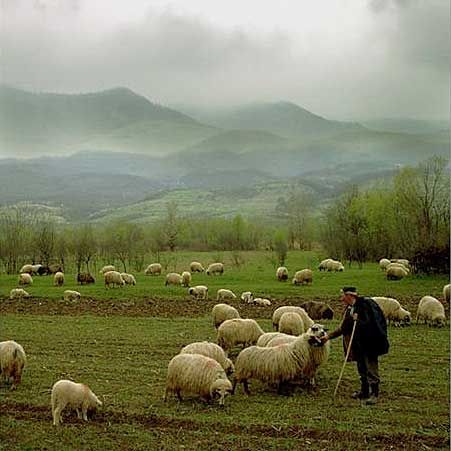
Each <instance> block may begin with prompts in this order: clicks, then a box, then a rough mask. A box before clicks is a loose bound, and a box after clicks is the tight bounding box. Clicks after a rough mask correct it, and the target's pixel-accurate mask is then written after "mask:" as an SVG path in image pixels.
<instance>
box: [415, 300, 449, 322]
mask: <svg viewBox="0 0 451 451" xmlns="http://www.w3.org/2000/svg"><path fill="white" fill-rule="evenodd" d="M420 320H423V321H424V322H425V323H426V324H429V325H430V326H438V327H442V326H444V325H445V324H446V317H445V308H444V307H443V304H442V303H441V302H440V301H439V300H438V299H436V298H434V297H432V296H424V297H422V298H421V300H420V303H419V304H418V310H417V324H418V322H419V321H420Z"/></svg>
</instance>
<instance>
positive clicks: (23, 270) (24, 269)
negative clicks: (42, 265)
mask: <svg viewBox="0 0 451 451" xmlns="http://www.w3.org/2000/svg"><path fill="white" fill-rule="evenodd" d="M32 272H33V265H23V266H22V268H20V271H19V274H24V273H27V274H31V273H32Z"/></svg>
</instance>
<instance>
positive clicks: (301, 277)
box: [293, 269, 313, 285]
mask: <svg viewBox="0 0 451 451" xmlns="http://www.w3.org/2000/svg"><path fill="white" fill-rule="evenodd" d="M312 282H313V272H312V270H311V269H302V270H301V271H297V272H296V274H295V275H294V277H293V285H303V284H304V283H305V284H308V283H312Z"/></svg>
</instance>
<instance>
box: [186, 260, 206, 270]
mask: <svg viewBox="0 0 451 451" xmlns="http://www.w3.org/2000/svg"><path fill="white" fill-rule="evenodd" d="M189 269H190V271H191V272H204V271H205V269H204V267H203V266H202V264H201V263H199V262H191V264H190V265H189Z"/></svg>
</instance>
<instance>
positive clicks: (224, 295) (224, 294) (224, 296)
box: [216, 288, 236, 301]
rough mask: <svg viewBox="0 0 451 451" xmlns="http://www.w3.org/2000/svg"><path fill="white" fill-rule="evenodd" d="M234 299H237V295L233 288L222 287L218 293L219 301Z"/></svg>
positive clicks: (217, 298)
mask: <svg viewBox="0 0 451 451" xmlns="http://www.w3.org/2000/svg"><path fill="white" fill-rule="evenodd" d="M234 299H236V295H235V293H234V292H233V291H231V290H227V289H225V288H220V289H219V290H218V291H217V293H216V300H217V301H233V300H234Z"/></svg>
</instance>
